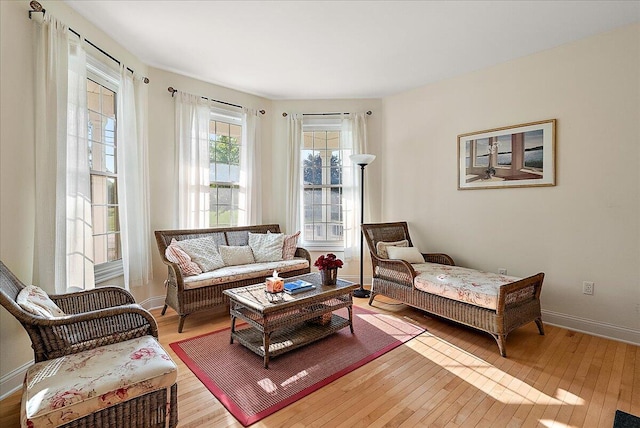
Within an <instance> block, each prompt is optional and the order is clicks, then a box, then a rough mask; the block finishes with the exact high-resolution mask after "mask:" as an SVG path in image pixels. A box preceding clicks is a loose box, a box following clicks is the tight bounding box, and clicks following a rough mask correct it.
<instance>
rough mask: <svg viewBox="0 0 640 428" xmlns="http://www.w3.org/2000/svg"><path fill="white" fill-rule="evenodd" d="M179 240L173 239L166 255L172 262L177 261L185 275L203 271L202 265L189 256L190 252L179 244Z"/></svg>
mask: <svg viewBox="0 0 640 428" xmlns="http://www.w3.org/2000/svg"><path fill="white" fill-rule="evenodd" d="M177 243H178V241H176V240H175V239H172V240H171V244H169V246H168V247H167V249H166V251H165V252H164V255H165V256H166V257H167V260H169V261H170V262H171V263H177V264H178V267H179V268H180V271H181V272H182V274H183V275H184V276H191V275H199V274H201V273H202V269H200V266H198V264H197V263H196V262H194V261H193V260H191V257H189V254H187V253H185V251H184V250H183V249H182V248H180V247H179V246H178V244H177Z"/></svg>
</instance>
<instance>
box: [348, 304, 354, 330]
mask: <svg viewBox="0 0 640 428" xmlns="http://www.w3.org/2000/svg"><path fill="white" fill-rule="evenodd" d="M347 310H348V311H349V329H350V330H351V334H353V307H351V306H347Z"/></svg>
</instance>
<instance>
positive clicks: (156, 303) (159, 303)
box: [140, 296, 165, 311]
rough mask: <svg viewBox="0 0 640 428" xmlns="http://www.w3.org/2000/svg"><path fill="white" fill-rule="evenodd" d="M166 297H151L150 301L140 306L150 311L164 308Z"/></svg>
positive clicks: (143, 302) (147, 300) (146, 300)
mask: <svg viewBox="0 0 640 428" xmlns="http://www.w3.org/2000/svg"><path fill="white" fill-rule="evenodd" d="M164 297H165V296H154V297H149V298H148V299H145V300H143V301H142V302H140V306H142V307H143V308H145V309H146V310H148V311H149V310H151V309H156V308H161V307H163V306H164Z"/></svg>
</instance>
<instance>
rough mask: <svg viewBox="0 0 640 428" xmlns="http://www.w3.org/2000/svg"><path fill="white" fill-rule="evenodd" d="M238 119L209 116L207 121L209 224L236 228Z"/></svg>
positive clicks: (215, 115)
mask: <svg viewBox="0 0 640 428" xmlns="http://www.w3.org/2000/svg"><path fill="white" fill-rule="evenodd" d="M241 146H242V118H241V117H240V116H238V117H235V116H232V115H230V114H229V113H227V114H222V113H212V114H211V121H210V122H209V164H210V168H209V179H210V184H209V192H210V198H209V224H210V225H211V226H236V225H238V216H239V206H240V151H241V150H242V149H241Z"/></svg>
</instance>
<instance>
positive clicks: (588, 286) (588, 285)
mask: <svg viewBox="0 0 640 428" xmlns="http://www.w3.org/2000/svg"><path fill="white" fill-rule="evenodd" d="M594 287H595V283H593V282H591V281H584V282H583V283H582V293H583V294H588V295H592V294H593V288H594Z"/></svg>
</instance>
